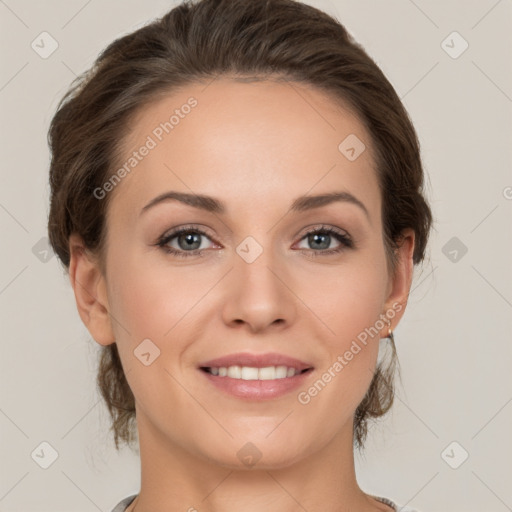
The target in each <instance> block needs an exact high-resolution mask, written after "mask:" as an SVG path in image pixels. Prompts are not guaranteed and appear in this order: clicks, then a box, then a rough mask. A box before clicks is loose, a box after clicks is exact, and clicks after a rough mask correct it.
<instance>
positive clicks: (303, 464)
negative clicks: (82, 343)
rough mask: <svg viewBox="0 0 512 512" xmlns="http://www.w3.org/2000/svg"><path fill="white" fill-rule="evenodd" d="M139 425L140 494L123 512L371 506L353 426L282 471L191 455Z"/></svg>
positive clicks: (286, 511)
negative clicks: (359, 471) (360, 477)
mask: <svg viewBox="0 0 512 512" xmlns="http://www.w3.org/2000/svg"><path fill="white" fill-rule="evenodd" d="M137 421H138V428H139V442H140V455H141V457H140V458H141V490H140V493H139V495H138V496H137V498H136V499H135V501H134V502H133V504H132V505H131V506H130V507H129V508H128V509H127V512H149V511H151V512H164V511H165V512H171V511H172V512H174V511H176V512H177V511H188V512H204V511H208V512H221V511H225V510H243V511H244V512H260V511H261V510H279V511H280V512H296V511H297V510H298V508H301V509H303V510H307V511H308V512H320V511H322V512H349V511H350V512H357V511H367V510H373V509H372V508H370V504H373V506H374V507H375V504H376V501H375V500H373V499H371V498H369V497H368V495H366V494H365V493H364V492H363V491H362V490H361V489H360V488H359V486H358V484H357V481H356V476H355V468H354V452H353V444H352V443H353V434H352V424H348V425H347V428H345V429H344V430H343V431H341V432H340V433H339V434H338V435H336V436H335V437H334V438H333V439H332V440H331V441H330V442H327V443H326V444H325V445H324V446H323V448H322V449H320V450H318V451H315V452H314V453H311V454H309V455H306V456H302V457H301V458H300V459H297V460H296V461H295V462H293V463H291V464H286V466H284V467H283V466H279V465H278V464H271V465H269V466H267V467H265V466H263V465H262V464H256V465H255V466H254V467H244V466H243V465H242V464H235V463H233V464H232V465H229V464H228V465H224V464H223V465H221V464H218V463H215V462H213V461H212V460H208V459H207V458H205V457H201V456H200V455H195V454H192V453H191V452H190V451H189V450H185V449H184V448H182V447H180V446H179V445H178V444H171V443H170V442H169V440H168V439H164V438H162V436H161V434H159V433H158V432H157V431H155V430H154V429H152V428H151V426H150V424H149V422H147V421H146V420H145V419H144V417H143V416H142V415H141V416H139V415H137ZM263 459H264V458H262V462H263ZM241 466H242V467H241ZM378 509H379V508H375V510H378Z"/></svg>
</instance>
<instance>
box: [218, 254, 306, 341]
mask: <svg viewBox="0 0 512 512" xmlns="http://www.w3.org/2000/svg"><path fill="white" fill-rule="evenodd" d="M270 253H271V251H267V250H264V251H263V253H262V254H261V255H260V256H259V257H258V258H257V259H256V260H255V261H253V262H252V263H248V262H246V261H245V260H244V259H243V258H241V257H239V256H238V255H235V261H234V268H233V270H232V271H231V272H230V273H229V276H228V280H227V281H226V283H225V300H224V306H223V311H222V318H223V321H224V322H225V324H226V325H228V326H230V327H238V328H244V327H245V328H246V329H248V330H249V331H250V332H253V333H256V332H260V331H263V330H265V329H267V328H276V329H285V328H287V327H288V326H290V325H291V324H292V323H293V322H294V321H295V319H296V315H297V309H296V308H297V298H296V296H295V295H294V293H293V291H292V288H291V287H290V283H289V281H290V278H289V276H288V274H287V272H286V271H285V270H283V269H282V268H281V267H280V266H279V265H277V262H276V261H275V259H273V258H271V256H270Z"/></svg>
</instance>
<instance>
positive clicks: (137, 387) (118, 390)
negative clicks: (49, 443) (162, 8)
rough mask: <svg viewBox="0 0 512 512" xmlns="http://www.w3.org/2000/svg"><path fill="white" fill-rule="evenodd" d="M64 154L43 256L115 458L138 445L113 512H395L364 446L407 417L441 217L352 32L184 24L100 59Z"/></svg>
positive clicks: (238, 10) (392, 106)
mask: <svg viewBox="0 0 512 512" xmlns="http://www.w3.org/2000/svg"><path fill="white" fill-rule="evenodd" d="M49 138H50V145H51V150H52V162H51V170H50V181H51V208H50V216H49V235H50V240H51V243H52V245H53V248H54V250H55V252H56V253H57V254H58V256H59V258H60V260H61V261H62V263H63V265H64V266H65V267H66V269H68V271H69V277H70V281H71V285H72V287H73V289H74V293H75V298H76V303H77V308H78V311H79V314H80V316H81V319H82V320H83V322H84V324H85V325H86V326H87V328H88V330H89V332H90V333H91V336H92V337H93V338H94V339H95V340H96V342H97V343H98V344H99V345H100V346H101V347H102V348H101V351H102V352H101V360H100V364H99V370H98V385H99V388H100V390H101V392H102V395H103V397H104V399H105V402H106V405H107V406H108V408H109V411H110V414H111V416H112V430H113V432H114V440H115V444H116V447H117V448H118V447H119V442H120V441H122V442H126V443H128V444H129V445H130V444H132V443H133V442H134V441H135V440H136V434H138V442H139V447H140V456H141V489H140V492H139V493H138V494H137V495H133V496H130V497H128V498H126V499H124V500H123V501H122V502H120V503H119V504H118V505H117V506H116V507H115V509H114V511H115V512H121V511H128V512H159V511H166V512H168V511H178V510H189V511H194V510H198V511H204V510H208V511H212V512H216V511H224V510H235V509H236V510H243V511H244V512H250V511H262V510H265V511H269V510H276V511H277V510H279V511H280V512H283V511H290V512H292V511H296V510H299V509H300V510H307V511H309V512H313V511H320V510H322V511H326V510H327V511H332V512H334V511H336V512H341V511H344V512H348V511H350V512H363V511H364V512H366V511H390V510H398V509H399V508H398V506H397V505H396V504H395V503H393V501H392V500H390V499H387V498H383V497H378V496H373V495H372V494H371V493H365V492H364V491H363V490H362V489H360V487H359V485H358V483H357V480H356V476H355V469H354V447H357V448H359V449H361V448H362V447H363V443H364V440H365V438H366V434H367V428H368V421H369V420H370V419H372V418H377V417H380V416H382V415H384V414H385V413H386V412H387V411H388V410H389V408H390V407H391V404H392V402H393V375H394V365H395V362H396V354H395V347H394V341H393V330H394V329H395V328H396V326H397V324H398V323H399V321H400V319H401V317H402V315H403V314H404V311H405V307H406V304H407V298H408V294H409V291H410V287H411V281H412V273H413V268H414V265H416V264H419V263H420V262H421V261H422V260H423V258H424V255H425V250H426V244H427V239H428V234H429V230H430V226H431V222H432V216H431V211H430V208H429V206H428V204H427V202H426V200H425V198H424V196H423V192H422V186H423V179H424V177H423V169H422V164H421V159H420V150H419V144H418V140H417V137H416V133H415V130H414V128H413V126H412V124H411V121H410V119H409V117H408V115H407V113H406V111H405V109H404V107H403V106H402V104H401V102H400V100H399V98H398V96H397V94H396V92H395V91H394V89H393V87H392V86H391V84H390V83H389V82H388V80H387V79H386V78H385V77H384V75H383V74H382V72H381V71H380V69H379V68H378V67H377V65H376V64H375V63H374V62H373V61H372V60H371V59H370V57H369V56H368V55H367V54H366V53H365V52H364V50H363V49H362V48H361V47H360V46H359V45H358V44H357V43H355V42H354V41H353V39H352V38H351V37H350V36H349V35H348V33H347V32H346V30H345V29H344V27H343V26H342V25H341V24H340V23H339V22H337V21H336V20H334V19H333V18H331V17H329V16H328V15H326V14H325V13H322V12H320V11H318V10H316V9H314V8H312V7H310V6H307V5H305V4H302V3H299V2H295V1H292V0H269V1H264V0H257V1H254V0H253V1H250V2H248V1H242V0H203V1H199V2H195V3H190V2H188V3H183V4H181V5H179V6H178V7H176V8H174V9H172V10H171V11H170V12H169V13H168V14H167V15H165V16H164V17H163V18H161V19H159V20H157V21H155V22H153V23H151V24H149V25H147V26H145V27H143V28H140V29H139V30H137V31H135V32H134V33H132V34H129V35H126V36H124V37H122V38H120V39H118V40H117V41H115V42H113V43H112V44H111V45H110V46H109V47H108V48H107V49H106V50H105V51H104V52H103V53H102V54H101V55H100V56H99V58H98V60H97V62H96V63H95V66H94V67H93V68H92V69H91V70H89V71H88V72H87V73H86V74H85V75H84V76H83V77H81V78H80V79H79V80H78V81H77V83H76V84H75V86H74V87H73V88H72V89H70V91H69V92H68V93H67V95H66V96H65V98H63V101H62V102H61V104H60V105H59V108H58V111H57V113H56V114H55V117H54V119H53V121H52V125H51V128H50V134H49ZM381 339H383V340H385V343H387V344H388V346H389V347H388V348H389V351H388V353H389V354H390V356H391V357H390V358H389V359H386V358H383V359H380V358H379V344H380V342H379V340H381ZM135 419H136V423H135ZM400 510H402V511H404V510H407V508H401V509H400ZM409 510H411V509H409Z"/></svg>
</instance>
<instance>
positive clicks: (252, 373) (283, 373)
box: [199, 365, 313, 380]
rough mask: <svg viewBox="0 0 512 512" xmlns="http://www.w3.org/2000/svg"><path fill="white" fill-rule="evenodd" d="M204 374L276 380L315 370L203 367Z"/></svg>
mask: <svg viewBox="0 0 512 512" xmlns="http://www.w3.org/2000/svg"><path fill="white" fill-rule="evenodd" d="M199 369H200V370H202V371H203V372H206V373H209V374H210V375H215V376H218V377H229V378H231V379H239V380H276V379H287V378H290V377H295V376H296V375H302V374H303V373H306V372H309V371H312V370H313V368H312V367H311V368H305V369H303V370H300V369H298V368H294V367H293V366H284V365H280V366H265V367H263V368H258V367H256V366H237V365H234V366H201V367H200V368H199Z"/></svg>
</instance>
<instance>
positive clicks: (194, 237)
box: [179, 233, 201, 249]
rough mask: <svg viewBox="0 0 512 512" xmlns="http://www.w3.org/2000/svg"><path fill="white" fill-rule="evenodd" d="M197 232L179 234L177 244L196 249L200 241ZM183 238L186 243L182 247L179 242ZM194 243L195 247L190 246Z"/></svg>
mask: <svg viewBox="0 0 512 512" xmlns="http://www.w3.org/2000/svg"><path fill="white" fill-rule="evenodd" d="M199 236H200V235H199V234H198V233H193V234H192V233H188V234H186V235H181V236H180V237H179V242H180V243H179V245H180V247H181V248H182V249H183V248H185V249H187V248H188V249H197V248H198V247H199V246H200V245H201V241H200V240H199ZM183 240H185V241H186V242H185V243H186V245H185V246H184V247H183V246H182V244H181V241H183ZM194 244H197V247H192V246H193V245H194Z"/></svg>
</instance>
